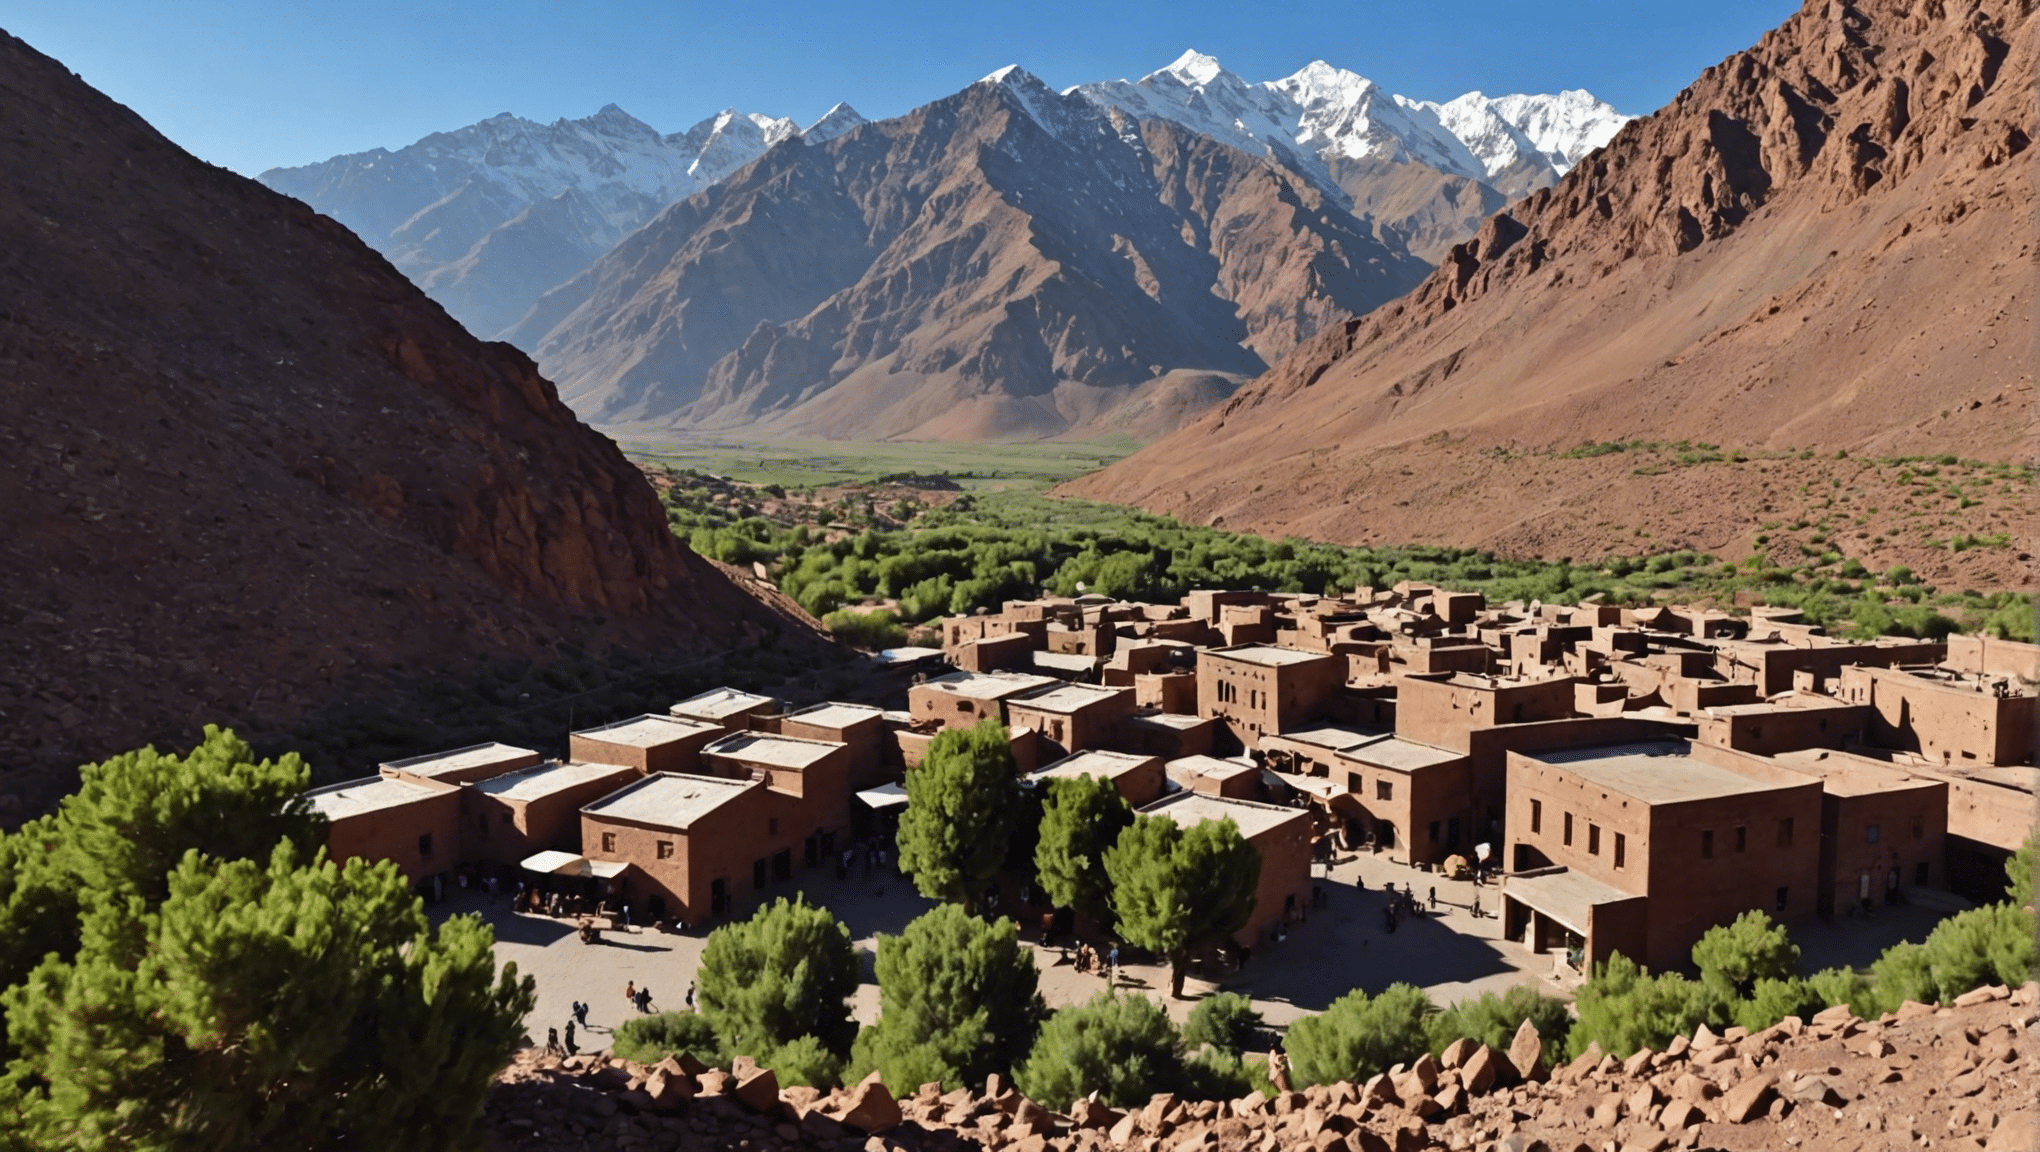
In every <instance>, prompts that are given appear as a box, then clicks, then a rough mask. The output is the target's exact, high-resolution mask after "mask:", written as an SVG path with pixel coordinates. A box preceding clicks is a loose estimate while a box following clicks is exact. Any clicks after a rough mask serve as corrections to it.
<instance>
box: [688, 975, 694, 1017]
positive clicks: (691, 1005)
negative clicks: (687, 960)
mask: <svg viewBox="0 0 2040 1152" xmlns="http://www.w3.org/2000/svg"><path fill="white" fill-rule="evenodd" d="M687 1009H688V1011H690V1012H691V1011H693V1010H694V981H692V980H689V981H688V982H687Z"/></svg>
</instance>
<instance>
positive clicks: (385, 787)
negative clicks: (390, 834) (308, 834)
mask: <svg viewBox="0 0 2040 1152" xmlns="http://www.w3.org/2000/svg"><path fill="white" fill-rule="evenodd" d="M447 791H448V790H447V789H446V788H444V787H440V788H434V787H432V786H430V785H428V784H419V783H416V782H414V781H411V780H398V779H395V778H393V777H389V776H363V777H362V778H361V779H359V780H344V781H342V782H340V783H338V784H328V785H326V786H325V787H324V788H314V789H312V790H311V791H309V792H307V793H305V799H307V800H309V801H311V803H312V808H313V810H314V811H317V812H318V813H319V814H320V815H322V816H324V817H325V818H326V819H328V820H344V819H346V818H347V817H349V816H362V815H366V814H367V813H370V812H381V811H384V810H386V809H390V808H399V807H402V806H403V805H405V804H410V803H412V802H414V801H418V800H424V799H427V798H430V797H433V796H442V795H445V794H446V792H447Z"/></svg>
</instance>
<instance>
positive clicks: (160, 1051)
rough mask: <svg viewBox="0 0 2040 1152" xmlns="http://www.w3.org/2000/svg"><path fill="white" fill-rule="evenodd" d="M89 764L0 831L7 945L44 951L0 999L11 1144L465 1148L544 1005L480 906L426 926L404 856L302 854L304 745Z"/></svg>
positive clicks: (215, 749) (13, 954)
mask: <svg viewBox="0 0 2040 1152" xmlns="http://www.w3.org/2000/svg"><path fill="white" fill-rule="evenodd" d="M83 775H84V780H85V784H84V786H83V787H82V788H81V789H80V791H79V792H78V794H77V795H75V796H73V797H71V798H70V799H69V800H67V801H66V802H65V803H64V804H63V805H62V806H61V807H60V808H59V809H58V811H57V812H56V813H55V814H54V815H52V816H49V817H46V818H44V819H40V820H36V821H32V822H31V823H30V824H29V825H28V826H26V827H24V828H23V829H22V830H21V831H20V832H18V833H16V834H14V835H12V836H6V837H0V860H4V862H5V864H6V867H5V868H4V872H5V875H6V880H5V881H4V883H5V884H6V885H7V889H8V890H7V893H6V895H7V899H6V902H5V905H4V911H0V924H4V937H5V940H6V942H7V943H6V946H7V948H8V949H9V955H8V960H9V962H10V963H11V964H15V965H19V964H20V963H21V962H22V960H23V958H24V956H25V955H26V954H27V951H28V950H29V949H32V948H36V947H43V948H44V949H45V950H44V952H43V954H42V955H40V956H39V957H37V958H35V959H34V960H33V961H32V963H33V967H32V970H31V971H29V972H28V973H26V974H25V975H24V976H19V977H17V976H14V975H13V974H12V973H10V977H9V982H8V983H9V986H8V987H6V989H5V990H4V992H0V1004H4V1006H5V1009H6V1016H7V1047H8V1060H7V1064H6V1070H5V1081H4V1088H0V1095H5V1096H6V1097H7V1098H8V1099H10V1100H11V1101H13V1102H14V1107H12V1108H10V1109H8V1110H6V1111H5V1112H4V1113H0V1145H5V1144H12V1145H14V1146H18V1147H25V1148H66V1149H71V1148H92V1147H141V1148H156V1147H160V1148H172V1147H220V1148H229V1147H232V1148H252V1147H262V1148H285V1149H289V1148H307V1149H309V1148H329V1147H339V1146H358V1147H377V1148H391V1149H405V1150H410V1149H416V1150H419V1152H436V1150H439V1149H449V1148H455V1147H459V1146H462V1145H463V1144H465V1143H466V1142H467V1141H468V1139H469V1133H470V1131H471V1130H472V1128H473V1125H474V1122H475V1120H476V1119H477V1118H478V1117H479V1116H480V1113H481V1107H482V1102H483V1099H484V1097H485V1095H486V1093H487V1090H488V1087H489V1084H490V1083H491V1082H492V1081H493V1079H494V1077H495V1075H496V1073H497V1072H498V1071H500V1070H501V1069H502V1067H503V1066H504V1064H506V1063H507V1062H508V1060H509V1057H510V1054H511V1052H512V1050H513V1049H514V1048H515V1046H516V1045H517V1043H518V1042H519V1040H520V1039H521V1037H522V1034H523V1028H522V1020H523V1017H524V1015H525V1013H526V1012H528V1011H530V1009H531V1005H532V985H531V981H530V980H529V979H523V980H520V979H519V978H518V977H517V973H516V968H515V966H513V965H505V966H504V968H503V971H502V972H501V974H500V975H499V974H498V973H497V970H496V964H495V958H494V955H493V953H492V948H493V945H494V937H493V934H492V933H491V931H490V930H489V928H488V927H487V926H486V925H485V924H483V923H482V922H481V921H480V919H479V918H477V917H472V916H457V917H453V918H451V919H449V920H447V921H446V922H444V923H442V924H440V925H439V926H438V927H437V928H435V927H433V926H432V924H431V923H430V921H429V920H428V919H427V918H426V916H425V913H424V909H423V906H422V905H421V904H420V903H419V901H418V898H417V897H416V896H415V895H414V894H413V893H412V891H411V889H410V885H409V883H408V882H407V881H406V880H405V879H404V877H403V875H402V874H401V873H399V872H398V870H397V868H396V866H395V865H394V864H391V863H389V862H387V861H385V862H379V863H373V864H371V863H369V862H367V861H363V860H350V861H348V862H347V864H346V865H345V866H344V867H342V866H339V865H336V864H334V863H332V862H331V861H328V860H326V859H325V858H324V855H323V852H322V851H321V850H319V849H317V848H308V846H307V844H306V841H314V842H315V841H316V840H318V839H319V838H320V832H321V826H322V824H323V821H322V820H320V819H318V818H317V817H316V816H313V815H311V814H310V813H308V812H307V811H306V809H305V808H304V807H303V805H302V803H301V802H299V801H298V799H297V796H298V792H299V791H300V790H301V789H302V787H303V786H304V784H305V783H306V782H307V776H308V773H307V772H306V771H305V769H304V765H303V764H302V762H301V761H299V760H298V759H297V758H296V757H285V758H284V759H283V760H280V761H275V762H270V761H263V762H259V763H258V762H256V761H255V760H254V759H253V757H252V755H251V754H250V752H249V750H248V748H247V746H246V745H245V744H243V743H241V742H240V741H239V740H237V739H235V738H234V737H233V735H232V734H231V733H228V732H223V731H220V730H218V729H213V728H208V729H207V731H206V739H205V742H204V743H202V744H201V745H200V746H199V747H198V748H197V749H195V750H194V751H193V752H192V753H191V754H190V755H188V756H185V757H176V756H165V755H162V754H159V753H156V752H155V751H153V750H151V749H144V750H142V751H141V752H136V753H130V754H128V755H125V756H118V757H115V758H113V759H111V760H108V761H106V762H105V763H103V764H98V765H89V766H87V767H86V769H85V770H84V774H83ZM265 841H266V845H265V843H264V842H265ZM159 869H160V871H159ZM67 886H68V887H69V889H70V891H69V893H68V894H66V893H64V892H62V891H60V890H61V889H62V888H64V887H67Z"/></svg>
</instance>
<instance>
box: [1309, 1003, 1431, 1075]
mask: <svg viewBox="0 0 2040 1152" xmlns="http://www.w3.org/2000/svg"><path fill="white" fill-rule="evenodd" d="M1435 1011H1437V1009H1436V1008H1435V1007H1434V1006H1433V1005H1432V1004H1431V1001H1430V998H1429V997H1427V996H1425V995H1424V993H1423V990H1422V989H1420V988H1418V987H1416V986H1415V985H1412V984H1391V985H1389V986H1388V987H1387V988H1384V989H1382V991H1381V994H1380V995H1379V996H1369V995H1368V994H1367V993H1366V992H1364V991H1362V990H1361V989H1358V988H1355V989H1354V990H1353V991H1351V992H1348V993H1346V994H1345V995H1344V996H1341V997H1339V998H1338V999H1337V1000H1334V1001H1332V1002H1331V1005H1330V1006H1329V1007H1327V1008H1326V1009H1325V1010H1324V1011H1323V1012H1321V1013H1319V1014H1317V1015H1316V1016H1306V1017H1304V1018H1303V1019H1301V1020H1298V1021H1297V1022H1296V1023H1294V1024H1291V1025H1290V1026H1289V1035H1288V1036H1286V1037H1284V1038H1283V1041H1282V1047H1283V1050H1284V1051H1286V1052H1288V1053H1289V1060H1290V1068H1291V1071H1293V1072H1294V1073H1295V1075H1296V1078H1297V1081H1298V1082H1299V1083H1301V1084H1336V1083H1338V1082H1339V1081H1341V1080H1353V1081H1359V1080H1365V1079H1367V1078H1368V1077H1369V1076H1372V1075H1374V1074H1375V1073H1376V1072H1382V1071H1386V1070H1387V1069H1388V1068H1389V1067H1390V1066H1392V1065H1395V1064H1401V1063H1406V1062H1408V1061H1411V1060H1414V1059H1416V1058H1417V1057H1419V1056H1421V1055H1423V1053H1424V1052H1425V1050H1426V1049H1427V1048H1428V1047H1429V1038H1428V1033H1429V1024H1430V1017H1431V1014H1432V1013H1433V1012H1435Z"/></svg>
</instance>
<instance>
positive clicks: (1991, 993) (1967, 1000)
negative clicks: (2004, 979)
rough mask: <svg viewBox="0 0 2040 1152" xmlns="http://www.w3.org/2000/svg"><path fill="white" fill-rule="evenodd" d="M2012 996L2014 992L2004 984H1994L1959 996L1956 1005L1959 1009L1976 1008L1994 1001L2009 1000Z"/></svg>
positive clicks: (1972, 989)
mask: <svg viewBox="0 0 2040 1152" xmlns="http://www.w3.org/2000/svg"><path fill="white" fill-rule="evenodd" d="M2011 994H2012V990H2011V989H2010V988H2007V987H2005V986H2004V985H2002V984H1993V985H1990V986H1988V987H1985V988H1971V989H1970V990H1969V991H1967V992H1964V993H1963V994H1962V995H1960V996H1957V997H1956V998H1955V1001H1954V1003H1955V1007H1957V1008H1974V1007H1976V1006H1977V1005H1978V1004H1988V1003H1990V1002H1991V1001H1993V1000H2004V999H2007V998H2009V997H2010V996H2011Z"/></svg>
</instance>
